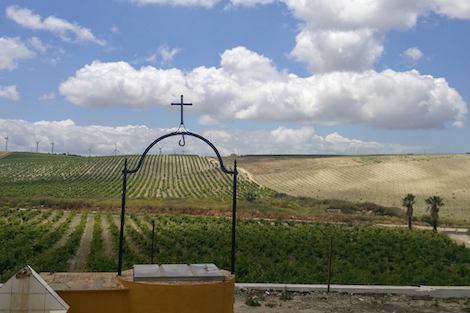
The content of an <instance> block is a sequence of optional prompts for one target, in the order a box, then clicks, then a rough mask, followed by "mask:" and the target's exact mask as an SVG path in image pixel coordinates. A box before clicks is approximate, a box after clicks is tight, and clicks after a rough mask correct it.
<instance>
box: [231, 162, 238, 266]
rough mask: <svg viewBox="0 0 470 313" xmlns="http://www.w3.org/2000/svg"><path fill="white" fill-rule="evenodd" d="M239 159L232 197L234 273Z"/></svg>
mask: <svg viewBox="0 0 470 313" xmlns="http://www.w3.org/2000/svg"><path fill="white" fill-rule="evenodd" d="M237 183H238V171H237V160H235V161H234V162H233V198H232V274H235V268H236V255H237V188H238V187H237Z"/></svg>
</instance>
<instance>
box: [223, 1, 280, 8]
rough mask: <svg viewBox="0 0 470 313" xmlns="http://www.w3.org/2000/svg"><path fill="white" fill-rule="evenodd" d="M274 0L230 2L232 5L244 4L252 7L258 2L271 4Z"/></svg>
mask: <svg viewBox="0 0 470 313" xmlns="http://www.w3.org/2000/svg"><path fill="white" fill-rule="evenodd" d="M275 1H276V0H231V1H230V4H231V5H233V6H246V7H253V6H255V5H258V4H271V3H274V2H275Z"/></svg>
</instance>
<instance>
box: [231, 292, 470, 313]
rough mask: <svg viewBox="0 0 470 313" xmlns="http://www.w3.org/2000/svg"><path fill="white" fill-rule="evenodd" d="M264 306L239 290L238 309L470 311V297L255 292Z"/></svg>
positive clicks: (292, 312)
mask: <svg viewBox="0 0 470 313" xmlns="http://www.w3.org/2000/svg"><path fill="white" fill-rule="evenodd" d="M255 294H256V295H259V296H260V297H261V298H262V300H261V301H260V303H261V306H259V307H252V306H248V305H246V304H245V301H246V299H247V297H248V296H249V294H248V293H247V292H240V291H239V292H237V295H236V299H235V305H234V312H235V313H323V312H325V313H326V312H337V313H343V312H344V313H346V312H348V313H377V312H384V313H395V312H396V313H417V312H419V313H421V312H423V313H447V312H462V313H464V312H467V313H468V312H470V299H431V298H418V297H408V296H395V295H373V296H371V295H350V294H338V293H331V294H327V293H324V292H314V293H305V294H302V293H295V294H292V295H293V296H292V300H281V299H280V295H281V294H280V293H279V292H277V293H270V294H269V295H266V294H263V293H262V292H257V293H255Z"/></svg>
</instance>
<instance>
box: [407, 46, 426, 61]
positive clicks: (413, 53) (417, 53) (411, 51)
mask: <svg viewBox="0 0 470 313" xmlns="http://www.w3.org/2000/svg"><path fill="white" fill-rule="evenodd" d="M403 55H404V56H405V57H406V59H407V60H408V62H410V63H411V64H412V65H415V64H416V63H417V62H418V61H419V60H421V58H422V57H423V56H424V53H423V52H422V51H421V50H419V49H418V48H416V47H413V48H408V49H406V50H405V51H404V52H403Z"/></svg>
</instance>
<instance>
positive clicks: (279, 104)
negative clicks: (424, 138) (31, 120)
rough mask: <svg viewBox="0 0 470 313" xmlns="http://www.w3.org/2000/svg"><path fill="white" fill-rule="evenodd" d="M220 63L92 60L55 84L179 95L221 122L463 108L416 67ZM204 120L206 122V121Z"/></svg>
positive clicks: (388, 118)
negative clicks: (326, 68) (286, 67)
mask: <svg viewBox="0 0 470 313" xmlns="http://www.w3.org/2000/svg"><path fill="white" fill-rule="evenodd" d="M220 64H221V65H220V67H209V68H208V67H203V66H201V67H198V68H195V69H193V70H192V71H189V72H183V71H181V70H179V69H175V68H171V69H159V68H155V67H152V66H146V67H142V68H140V69H136V68H134V67H132V66H131V65H129V64H128V63H126V62H110V63H102V62H99V61H95V62H93V63H91V64H89V65H86V66H84V67H83V68H81V69H79V70H78V71H77V72H76V73H75V75H74V76H72V77H69V78H68V79H67V80H66V81H64V82H63V83H62V84H61V85H60V88H59V90H60V92H61V94H62V95H64V96H65V97H66V98H67V99H68V100H69V101H71V102H73V103H75V104H78V105H81V106H95V107H107V106H126V107H130V108H134V109H142V108H146V107H150V106H153V105H161V106H167V107H168V104H169V103H170V102H172V101H175V100H176V99H178V98H179V95H180V94H184V95H185V96H186V99H189V100H190V101H191V102H193V103H194V104H195V106H194V107H193V109H194V110H198V111H199V112H200V113H202V115H203V120H204V122H214V121H217V120H221V119H233V118H235V119H240V120H271V121H281V122H282V121H298V122H300V121H303V122H309V123H323V124H362V125H366V126H372V127H378V128H388V129H429V128H441V127H444V126H445V125H446V124H447V123H449V122H450V123H453V124H454V126H462V125H463V124H464V122H465V119H466V113H467V106H466V104H465V102H464V100H463V99H462V97H461V96H460V95H459V93H458V92H457V91H456V90H455V89H453V88H451V87H449V85H448V83H447V81H446V80H445V79H444V78H435V77H432V76H430V75H421V74H420V73H419V72H418V71H415V70H413V71H408V72H396V71H393V70H385V71H383V72H376V71H373V70H369V71H364V72H360V73H355V72H332V73H326V74H319V75H313V76H310V77H299V76H297V75H295V74H291V73H287V72H285V71H280V70H278V69H277V68H276V67H275V66H274V64H273V63H272V62H271V60H270V59H268V58H267V57H265V56H262V55H259V54H257V53H255V52H252V51H250V50H247V49H246V48H244V47H237V48H234V49H231V50H227V51H225V52H224V53H223V54H222V55H221V63H220ZM205 124H209V123H205Z"/></svg>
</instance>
